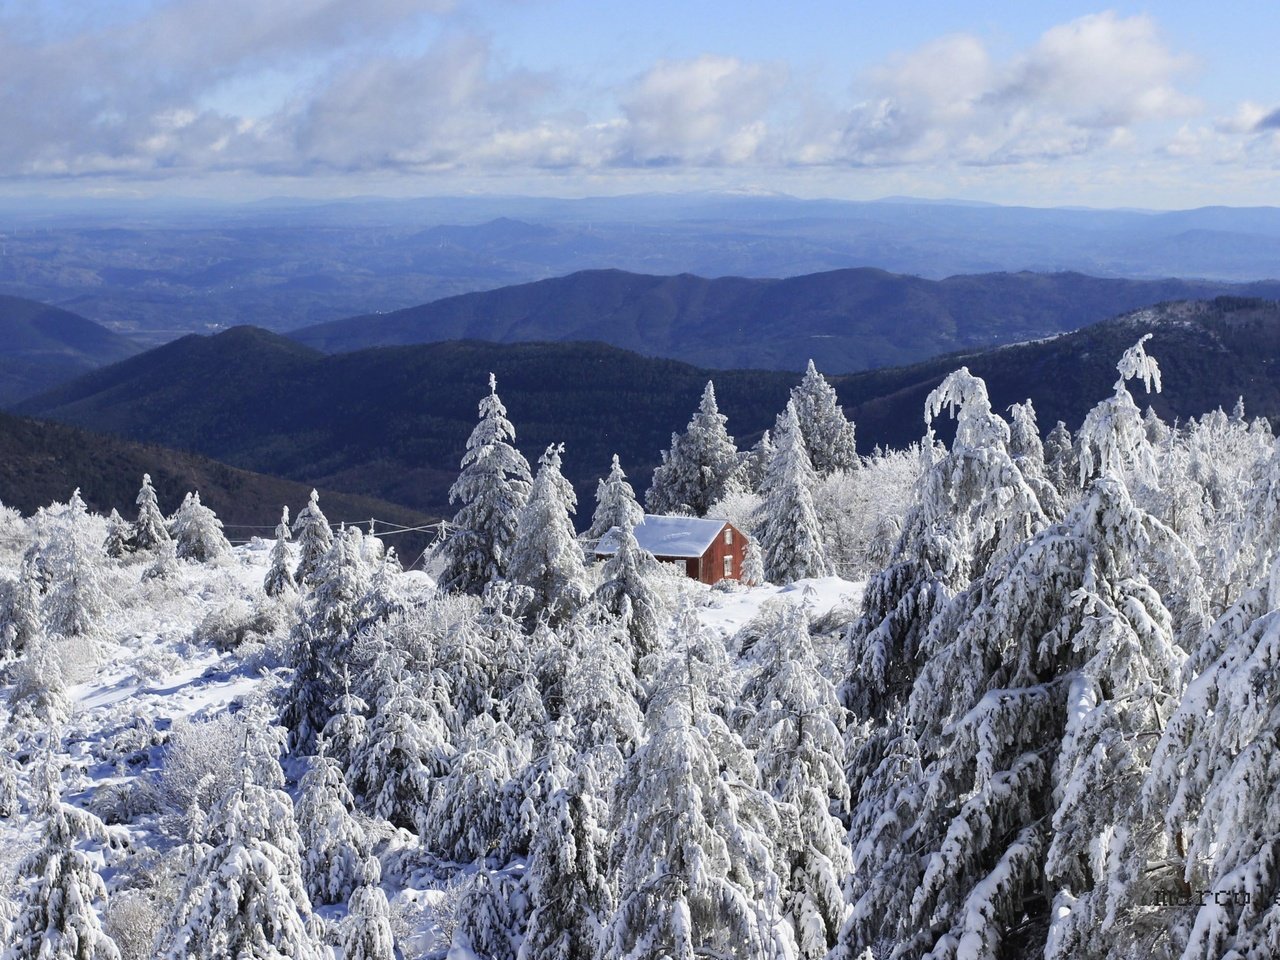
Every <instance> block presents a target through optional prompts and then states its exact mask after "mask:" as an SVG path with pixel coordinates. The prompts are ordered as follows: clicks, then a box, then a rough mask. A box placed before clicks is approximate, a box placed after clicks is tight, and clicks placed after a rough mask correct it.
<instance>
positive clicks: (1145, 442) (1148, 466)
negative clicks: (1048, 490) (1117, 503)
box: [1076, 333, 1161, 486]
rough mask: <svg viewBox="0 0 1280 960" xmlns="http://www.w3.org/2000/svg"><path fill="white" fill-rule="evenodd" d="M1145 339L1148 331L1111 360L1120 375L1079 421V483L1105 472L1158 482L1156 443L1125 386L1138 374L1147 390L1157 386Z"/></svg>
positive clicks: (1149, 483)
mask: <svg viewBox="0 0 1280 960" xmlns="http://www.w3.org/2000/svg"><path fill="white" fill-rule="evenodd" d="M1150 339H1151V334H1149V333H1148V334H1146V335H1144V336H1143V337H1142V338H1141V339H1139V340H1138V342H1137V343H1135V344H1134V345H1133V346H1132V347H1130V348H1129V349H1128V350H1126V351H1125V352H1124V356H1122V357H1121V358H1120V362H1119V363H1118V364H1117V365H1116V369H1117V370H1118V371H1119V372H1120V378H1119V379H1118V380H1116V385H1115V393H1114V394H1113V395H1112V396H1111V397H1109V398H1108V399H1106V400H1104V401H1102V402H1101V403H1099V404H1098V405H1097V406H1095V407H1094V408H1093V409H1092V410H1090V411H1089V413H1088V414H1087V415H1086V416H1085V418H1084V423H1082V424H1081V425H1080V430H1079V432H1078V433H1077V435H1076V443H1077V445H1078V446H1079V456H1080V480H1081V483H1087V482H1088V481H1089V480H1092V479H1093V478H1094V477H1099V476H1103V475H1105V474H1111V475H1113V476H1118V477H1124V478H1125V479H1126V480H1127V481H1130V482H1131V483H1137V484H1144V485H1147V486H1155V485H1156V484H1157V482H1158V476H1159V467H1158V464H1157V461H1156V453H1155V445H1154V444H1153V443H1152V441H1151V439H1150V437H1149V436H1148V434H1147V430H1146V428H1145V426H1144V424H1143V419H1142V414H1141V413H1140V412H1139V410H1138V405H1137V404H1136V403H1134V402H1133V396H1132V395H1131V394H1130V393H1129V388H1128V386H1127V382H1128V381H1129V380H1141V381H1142V384H1143V386H1144V387H1146V390H1147V392H1148V393H1150V392H1151V391H1152V390H1154V391H1155V392H1156V393H1159V392H1160V386H1161V384H1160V366H1159V364H1157V363H1156V361H1155V358H1154V357H1151V356H1148V355H1147V351H1146V343H1147V341H1148V340H1150Z"/></svg>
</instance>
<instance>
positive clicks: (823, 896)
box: [743, 603, 852, 960]
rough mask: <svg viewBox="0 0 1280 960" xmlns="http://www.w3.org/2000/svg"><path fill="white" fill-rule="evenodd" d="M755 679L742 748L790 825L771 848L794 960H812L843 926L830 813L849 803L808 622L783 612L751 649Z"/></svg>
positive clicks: (844, 857) (838, 832)
mask: <svg viewBox="0 0 1280 960" xmlns="http://www.w3.org/2000/svg"><path fill="white" fill-rule="evenodd" d="M752 654H753V657H754V658H755V659H756V660H757V661H758V663H759V667H758V668H757V672H756V673H755V674H754V675H753V676H752V679H751V680H750V681H749V682H748V684H747V686H746V688H745V689H744V691H743V699H744V701H745V702H746V703H747V704H748V705H749V706H750V707H751V708H753V709H754V711H755V712H754V714H753V716H752V717H751V719H750V720H749V721H748V722H747V725H746V730H745V733H744V739H745V740H746V743H747V745H748V746H749V747H752V748H754V749H755V751H756V764H757V766H758V767H759V769H760V777H761V781H762V784H763V786H764V787H765V789H767V790H768V791H769V792H770V793H771V794H772V795H773V797H774V799H776V800H777V801H778V802H779V803H781V804H784V805H785V806H784V809H785V810H786V811H787V813H788V815H791V816H794V817H795V818H796V829H795V830H794V831H792V832H791V835H790V838H789V842H785V843H782V844H780V847H781V849H780V851H779V861H780V864H779V867H780V870H781V871H783V872H784V879H785V880H786V882H787V887H788V893H787V897H786V909H787V914H788V916H789V917H790V918H791V923H792V926H793V928H794V929H795V931H796V939H797V941H798V945H799V948H800V953H799V956H800V957H801V958H803V960H822V958H824V957H826V955H827V951H828V950H830V949H831V947H833V946H834V945H835V942H836V936H837V934H839V932H840V927H841V922H842V920H843V918H844V910H845V902H844V892H843V889H842V884H843V882H844V878H845V876H846V875H847V874H848V873H849V872H850V870H851V868H852V861H851V859H850V855H849V848H848V846H847V845H846V841H845V836H844V828H843V826H842V825H841V823H840V821H839V820H838V819H837V818H836V817H834V816H832V814H831V810H832V809H833V808H834V809H837V810H844V809H846V808H847V807H848V804H849V787H848V784H847V783H846V782H845V776H844V769H843V763H844V737H843V730H844V709H843V708H842V707H841V706H840V701H839V697H838V695H837V693H836V689H835V686H834V685H833V684H832V683H831V682H830V681H829V680H827V679H826V678H825V677H824V676H823V675H822V673H821V672H820V670H819V666H818V658H817V656H816V655H815V653H814V651H813V646H812V643H811V642H810V638H809V618H808V615H807V614H806V613H805V611H804V608H803V607H802V606H800V605H798V604H791V603H788V604H785V605H783V607H782V609H781V611H779V615H778V619H777V621H776V624H775V625H774V627H773V629H772V630H770V631H769V632H768V633H767V634H766V636H765V637H763V638H762V639H761V640H760V641H759V642H758V643H757V644H756V645H755V647H754V649H753V651H752Z"/></svg>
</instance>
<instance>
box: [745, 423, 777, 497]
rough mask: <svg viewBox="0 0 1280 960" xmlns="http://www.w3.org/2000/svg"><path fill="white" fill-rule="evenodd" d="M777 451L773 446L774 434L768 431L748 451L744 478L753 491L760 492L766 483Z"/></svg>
mask: <svg viewBox="0 0 1280 960" xmlns="http://www.w3.org/2000/svg"><path fill="white" fill-rule="evenodd" d="M776 449H777V448H776V447H775V446H774V444H773V434H772V433H770V432H769V431H768V430H766V431H765V432H764V433H762V434H761V435H760V439H759V440H757V441H756V442H755V444H754V445H753V446H752V447H751V449H750V450H749V451H747V457H746V461H745V466H744V470H743V478H744V480H745V482H746V484H747V486H748V487H749V488H750V489H751V490H759V489H760V485H761V484H762V483H764V476H765V473H766V472H768V470H769V461H770V460H772V459H773V454H774V451H775V450H776Z"/></svg>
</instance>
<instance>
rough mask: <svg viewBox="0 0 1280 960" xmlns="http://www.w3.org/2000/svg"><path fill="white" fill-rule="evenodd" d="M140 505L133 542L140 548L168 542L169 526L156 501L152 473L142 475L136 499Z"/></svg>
mask: <svg viewBox="0 0 1280 960" xmlns="http://www.w3.org/2000/svg"><path fill="white" fill-rule="evenodd" d="M134 503H136V504H137V505H138V519H137V520H136V521H134V524H133V542H134V543H136V544H137V545H138V549H139V550H155V549H157V548H158V547H160V546H163V545H164V544H166V543H168V542H169V540H170V537H169V527H168V525H167V524H166V523H165V521H164V514H163V513H161V512H160V504H159V503H157V502H156V490H155V487H153V486H152V485H151V474H149V473H144V474H143V475H142V489H140V490H139V491H138V497H137V499H136V500H135V501H134Z"/></svg>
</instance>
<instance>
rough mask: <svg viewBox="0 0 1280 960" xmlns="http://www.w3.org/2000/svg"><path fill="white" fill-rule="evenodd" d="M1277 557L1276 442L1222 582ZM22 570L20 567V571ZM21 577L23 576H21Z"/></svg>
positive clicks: (1264, 568) (1266, 566)
mask: <svg viewBox="0 0 1280 960" xmlns="http://www.w3.org/2000/svg"><path fill="white" fill-rule="evenodd" d="M1278 553H1280V439H1278V440H1275V441H1273V443H1272V445H1271V456H1270V457H1268V458H1267V460H1266V462H1265V463H1262V464H1260V465H1259V467H1258V470H1257V472H1256V474H1255V476H1254V478H1253V483H1252V486H1251V489H1250V491H1249V493H1248V494H1246V495H1245V506H1244V509H1243V511H1242V518H1241V521H1240V523H1239V524H1238V525H1237V526H1236V529H1235V530H1234V531H1232V534H1231V537H1230V542H1229V544H1228V545H1227V547H1226V550H1225V554H1226V556H1225V557H1224V566H1225V567H1226V570H1227V571H1228V572H1227V574H1226V575H1224V577H1223V579H1224V580H1226V581H1227V582H1228V583H1229V584H1231V585H1232V586H1233V587H1234V588H1235V589H1239V588H1240V587H1242V586H1244V585H1248V586H1254V585H1256V584H1259V583H1262V582H1263V581H1264V580H1265V579H1266V577H1267V575H1268V574H1269V573H1271V572H1272V565H1273V563H1274V561H1275V558H1276V556H1277V555H1278ZM25 569H26V567H25V564H24V571H25ZM24 576H25V573H24Z"/></svg>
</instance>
